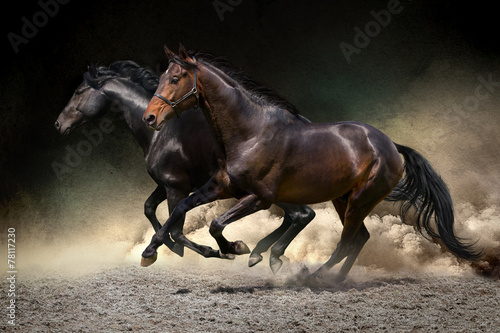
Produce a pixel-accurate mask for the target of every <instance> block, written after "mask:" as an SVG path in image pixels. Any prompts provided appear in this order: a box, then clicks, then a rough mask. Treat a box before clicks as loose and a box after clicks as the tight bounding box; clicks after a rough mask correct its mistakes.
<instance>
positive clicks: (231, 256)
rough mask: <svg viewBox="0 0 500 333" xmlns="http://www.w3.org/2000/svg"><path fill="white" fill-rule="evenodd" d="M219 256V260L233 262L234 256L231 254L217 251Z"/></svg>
mask: <svg viewBox="0 0 500 333" xmlns="http://www.w3.org/2000/svg"><path fill="white" fill-rule="evenodd" d="M219 255H220V258H221V259H227V260H234V258H235V256H234V254H232V253H222V252H221V251H220V250H219Z"/></svg>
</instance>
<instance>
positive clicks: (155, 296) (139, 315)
mask: <svg viewBox="0 0 500 333" xmlns="http://www.w3.org/2000/svg"><path fill="white" fill-rule="evenodd" d="M179 263H184V264H183V265H179ZM186 263H190V264H189V265H187V264H186ZM309 266H310V265H309ZM313 268H315V267H314V266H313V267H309V268H308V267H306V266H305V265H304V264H303V263H294V262H287V263H285V265H284V266H283V268H282V270H281V271H280V272H279V273H278V274H277V275H276V276H273V275H272V273H271V271H270V269H269V268H268V267H266V265H265V264H264V263H261V264H260V265H258V266H256V267H253V268H248V267H246V258H237V259H236V260H235V261H218V260H198V261H197V260H194V261H192V262H191V261H189V259H188V261H185V260H184V261H183V259H181V258H178V259H173V260H171V261H170V262H167V261H166V259H165V260H163V261H161V260H159V261H158V262H157V263H156V264H155V265H153V266H151V267H148V268H142V267H139V265H138V262H137V263H133V262H127V263H124V264H121V265H119V266H115V267H109V266H108V267H99V268H97V269H95V270H93V271H89V272H85V273H82V272H79V273H68V272H64V270H57V271H54V270H52V271H49V270H46V271H44V270H43V269H40V270H39V271H36V270H31V271H30V273H29V274H19V277H18V281H17V304H18V310H17V311H18V312H17V318H16V320H17V321H16V323H17V325H16V326H14V327H10V326H0V331H9V332H10V331H12V332H127V331H132V332H153V331H154V332H233V331H235V332H378V331H387V332H498V327H500V316H499V310H498V309H499V305H500V293H499V292H498V290H499V289H498V287H499V281H498V279H488V278H484V277H480V276H477V275H475V274H473V273H471V272H461V273H455V274H448V273H447V274H436V273H432V274H430V273H425V274H424V273H415V272H413V273H412V272H409V273H408V272H407V273H403V272H399V273H390V274H389V273H387V272H384V271H380V270H375V269H373V270H372V269H368V268H366V267H362V266H355V267H354V268H353V271H352V272H351V275H350V276H349V277H348V279H347V280H346V281H345V282H343V283H341V284H333V283H329V281H331V278H332V275H330V276H326V277H325V278H324V279H322V280H321V281H318V282H315V283H313V284H311V283H310V282H307V279H305V276H306V274H305V273H306V271H307V270H312V269H313ZM332 274H333V273H332ZM4 324H5V323H4V322H2V325H4Z"/></svg>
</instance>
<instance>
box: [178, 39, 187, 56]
mask: <svg viewBox="0 0 500 333" xmlns="http://www.w3.org/2000/svg"><path fill="white" fill-rule="evenodd" d="M179 57H181V58H182V59H184V60H186V59H187V58H188V51H187V50H186V48H185V47H184V45H182V44H181V43H179Z"/></svg>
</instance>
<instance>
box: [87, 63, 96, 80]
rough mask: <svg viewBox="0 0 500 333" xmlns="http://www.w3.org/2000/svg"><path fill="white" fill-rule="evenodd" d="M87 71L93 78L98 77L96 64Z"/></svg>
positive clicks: (91, 65)
mask: <svg viewBox="0 0 500 333" xmlns="http://www.w3.org/2000/svg"><path fill="white" fill-rule="evenodd" d="M87 71H88V72H89V74H90V76H91V77H97V67H96V66H95V64H93V63H91V64H90V65H89V66H88V67H87Z"/></svg>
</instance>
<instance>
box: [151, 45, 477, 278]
mask: <svg viewBox="0 0 500 333" xmlns="http://www.w3.org/2000/svg"><path fill="white" fill-rule="evenodd" d="M165 51H166V53H167V57H168V58H169V66H168V69H167V70H166V72H164V73H163V74H162V75H161V77H160V83H159V85H158V89H157V91H156V93H155V95H154V97H153V98H152V99H151V101H150V103H149V105H148V107H147V109H146V111H145V113H144V117H143V118H144V121H145V123H146V124H147V126H149V127H150V128H152V129H156V130H159V129H161V128H162V127H163V126H164V125H165V124H169V122H170V121H172V120H174V119H176V118H175V116H176V115H179V114H182V113H183V112H184V110H187V109H189V108H192V107H195V106H197V105H199V106H200V107H201V109H202V110H203V113H204V115H205V117H206V119H207V121H208V123H209V124H210V126H211V128H212V130H213V133H214V135H215V138H216V141H217V144H218V146H219V148H220V151H221V152H222V154H223V156H224V159H221V160H220V161H219V169H218V171H217V173H216V174H215V175H214V176H213V177H212V179H211V180H210V181H209V182H208V183H207V184H205V185H204V186H203V187H201V188H200V189H199V190H198V191H197V192H195V193H193V194H192V195H190V196H189V197H188V198H186V199H183V200H181V201H180V202H179V204H178V205H177V206H176V208H175V209H174V212H173V213H172V215H171V216H170V217H169V220H168V221H167V222H166V223H165V224H164V226H163V227H162V228H161V229H160V230H159V231H158V232H157V233H156V234H155V235H154V236H153V238H152V240H151V243H150V244H149V245H148V247H147V248H146V249H145V250H144V252H143V254H142V263H145V264H151V263H152V262H153V261H154V259H155V256H156V249H157V248H158V247H159V246H160V245H161V243H162V241H163V239H164V238H165V236H166V231H167V230H168V229H169V228H170V227H171V226H172V225H175V224H176V223H178V222H177V221H176V220H175V219H177V218H178V216H181V215H182V214H184V213H185V212H186V211H188V210H189V209H191V208H193V207H195V206H198V205H200V204H204V203H208V202H210V201H213V200H216V199H219V198H225V197H228V196H234V197H236V198H238V201H237V203H236V204H235V205H234V206H233V207H232V208H230V209H229V210H228V211H227V212H225V213H224V214H222V215H221V216H219V217H218V218H216V219H214V220H213V221H212V223H211V225H210V234H211V235H212V236H213V237H214V238H215V240H216V241H217V244H218V246H219V248H220V251H221V252H223V253H233V254H241V253H242V251H241V244H239V243H238V242H229V241H228V240H227V239H226V238H225V237H224V236H223V234H222V232H223V230H224V228H225V227H226V226H227V225H228V224H230V223H232V222H234V221H236V220H239V219H241V218H242V217H244V216H247V215H249V214H252V213H254V212H256V211H259V210H261V209H266V208H268V207H269V206H270V205H271V204H272V203H275V202H286V203H293V204H313V203H319V202H324V201H328V200H331V201H332V202H333V205H334V207H335V209H336V211H337V212H338V214H339V217H340V220H341V222H342V224H343V230H342V233H341V238H340V241H339V243H338V244H337V247H336V249H335V251H334V252H333V254H332V256H331V257H330V259H329V260H328V261H327V262H326V263H325V264H324V265H323V266H321V267H320V268H319V269H318V270H317V271H316V272H315V273H314V274H313V276H315V277H319V276H321V275H322V273H324V272H325V271H326V270H329V269H330V268H332V267H333V266H334V265H335V264H337V263H339V262H340V261H342V260H343V259H344V258H346V257H347V259H346V261H345V262H344V264H343V265H342V267H341V269H340V272H339V274H338V275H337V277H336V279H337V280H338V281H342V280H344V279H345V278H346V276H347V274H348V272H349V270H350V269H351V267H352V265H353V264H354V261H355V260H356V257H357V256H358V254H359V253H360V251H361V249H362V248H363V246H364V244H365V243H366V242H367V240H368V239H369V232H368V230H367V229H366V227H365V225H364V218H365V217H366V216H367V215H368V214H369V213H370V211H371V210H372V209H373V208H374V207H375V206H376V205H377V204H378V203H379V202H381V201H382V200H384V198H387V199H388V200H390V201H403V202H404V204H403V205H402V213H403V214H402V216H403V217H404V216H405V215H406V213H407V212H408V210H409V209H410V207H414V208H415V209H416V215H417V226H418V229H419V230H420V231H421V232H422V228H423V229H424V230H425V231H426V232H427V234H429V235H430V236H432V237H438V238H440V239H441V240H442V242H443V243H444V244H445V245H446V247H447V248H448V249H449V250H450V251H451V252H453V253H455V254H456V255H457V256H459V257H462V258H465V259H470V260H472V259H476V258H478V256H479V255H480V252H479V251H476V249H475V248H474V246H475V244H471V243H466V242H464V241H463V240H462V239H460V238H458V237H456V235H455V232H454V229H453V223H454V218H453V205H452V200H451V197H450V194H449V192H448V189H447V187H446V185H445V183H444V182H443V180H442V179H441V178H440V177H439V175H438V174H437V173H436V172H435V171H434V169H433V168H432V167H431V165H430V164H429V162H428V161H427V160H426V159H425V158H424V157H422V155H420V154H419V153H417V152H416V151H415V150H413V149H411V148H409V147H405V146H402V145H399V144H396V143H393V142H392V141H391V140H390V139H389V138H388V137H387V136H386V135H385V134H383V133H382V132H380V131H379V130H377V129H376V128H374V127H372V126H370V125H367V124H363V123H359V122H337V123H330V124H328V123H327V124H319V123H311V122H309V121H307V120H306V119H305V118H304V117H302V116H301V115H300V114H299V112H298V111H297V109H296V108H295V107H294V106H293V105H292V104H290V103H289V102H287V101H286V100H284V99H283V98H281V97H279V96H278V95H277V94H275V93H274V92H273V91H272V90H270V89H269V88H265V87H263V86H261V85H259V84H257V83H256V82H255V81H253V80H251V79H250V78H249V77H248V76H246V75H244V74H243V73H241V71H238V70H235V69H234V67H233V66H231V65H230V64H229V63H228V62H227V61H226V60H225V59H221V58H216V57H214V56H211V55H208V54H203V53H200V52H197V53H194V52H188V51H186V49H185V48H184V47H183V46H182V45H181V46H180V48H179V53H178V54H175V53H174V52H172V51H170V50H169V49H168V48H167V47H165ZM181 118H182V117H181ZM400 154H401V155H402V156H403V158H404V163H403V160H402V159H401V157H400ZM403 173H405V177H404V178H402V176H403ZM401 179H402V180H401ZM400 180H401V181H400ZM393 190H394V192H393ZM391 192H392V193H391ZM431 216H434V218H435V222H436V226H437V231H436V230H434V228H433V227H432V226H431V225H430V219H431ZM290 233H293V231H291V230H288V231H287V232H286V233H285V234H284V235H283V236H282V238H281V239H279V240H278V242H277V244H276V245H275V246H274V247H273V249H272V250H271V267H273V265H277V266H278V267H279V266H281V261H280V259H279V255H280V254H282V253H281V252H280V250H281V249H282V245H283V244H288V241H289V239H287V237H289V236H290ZM250 258H251V259H252V255H251V256H250ZM273 271H274V269H273Z"/></svg>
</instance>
